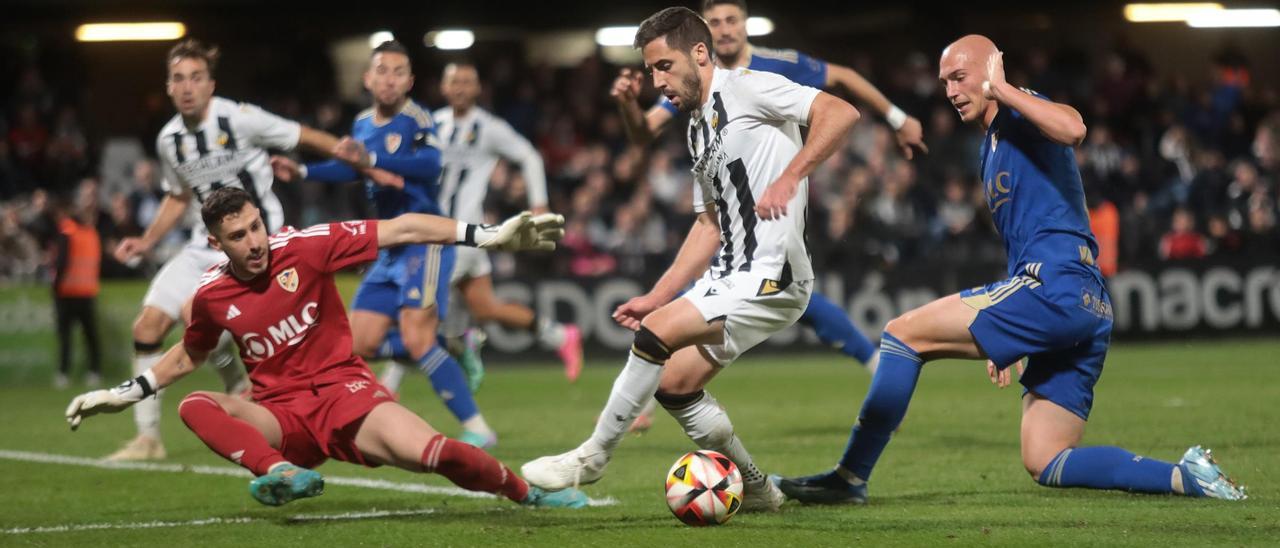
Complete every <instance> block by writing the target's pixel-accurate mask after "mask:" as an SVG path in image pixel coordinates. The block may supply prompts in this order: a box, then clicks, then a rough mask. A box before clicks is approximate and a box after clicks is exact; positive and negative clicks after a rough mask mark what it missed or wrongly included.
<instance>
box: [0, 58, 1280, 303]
mask: <svg viewBox="0 0 1280 548" xmlns="http://www.w3.org/2000/svg"><path fill="white" fill-rule="evenodd" d="M764 43H766V44H770V43H769V42H768V41H766V42H764ZM770 45H776V44H770ZM786 45H791V44H786ZM2 48H3V50H4V51H3V58H4V61H3V62H2V64H0V280H5V281H9V282H30V281H38V280H42V279H46V278H47V277H48V276H49V275H50V269H51V264H52V257H51V255H50V252H49V248H50V239H51V234H52V232H53V231H52V230H51V228H50V227H51V223H50V221H49V218H50V210H51V205H50V204H52V203H55V202H63V203H65V204H66V205H67V207H68V210H69V211H70V212H71V213H72V214H73V215H75V216H77V217H78V218H80V219H81V222H83V223H87V224H90V225H93V226H95V227H96V228H97V229H98V233H99V235H100V237H101V239H102V241H103V244H102V249H103V251H104V252H105V253H106V254H107V255H109V254H110V250H111V249H113V248H114V244H115V242H116V241H118V240H119V239H120V238H122V237H126V236H132V235H138V234H140V233H141V232H142V230H143V229H144V228H145V227H146V226H147V225H148V224H149V223H150V222H151V220H152V218H153V217H154V215H155V212H156V208H157V205H158V204H159V201H160V199H161V198H162V196H163V194H162V190H161V184H160V181H159V180H158V175H159V170H158V169H157V166H156V163H155V159H154V154H155V152H154V142H155V134H156V131H158V129H159V127H160V126H161V125H163V123H164V122H165V121H166V120H167V119H168V118H169V117H170V116H172V113H173V111H172V108H171V106H170V104H169V102H168V99H167V98H166V97H165V96H164V95H163V86H162V77H160V76H157V78H156V80H155V85H154V86H153V87H154V93H153V94H151V95H149V96H147V97H144V98H143V99H142V100H141V105H142V107H141V111H140V112H138V113H137V114H136V116H135V117H136V118H137V120H138V122H137V124H136V130H135V131H133V132H132V133H129V132H125V133H123V134H122V133H120V132H104V131H102V130H100V128H98V127H95V124H94V119H95V113H94V112H87V111H86V109H87V108H89V107H87V105H89V104H90V103H91V102H90V101H89V100H88V98H89V96H91V95H92V94H93V93H95V89H94V88H92V87H87V86H84V85H82V83H81V81H79V80H78V79H77V71H78V70H79V68H83V67H79V68H77V66H76V65H75V64H74V63H72V64H71V65H70V66H68V65H67V64H66V63H65V62H63V61H61V60H59V57H58V55H57V54H56V52H54V53H50V52H48V51H44V50H41V49H40V48H39V47H33V46H29V45H28V46H18V45H14V44H12V43H10V44H5V45H4V46H2ZM1006 49H1007V50H1008V53H1007V55H1006V57H1005V65H1006V67H1007V71H1008V78H1009V80H1010V81H1011V82H1013V83H1015V84H1018V85H1022V86H1026V87H1029V88H1032V89H1035V90H1036V91H1039V92H1041V93H1044V94H1045V95H1047V96H1049V97H1051V98H1053V99H1055V100H1057V101H1062V102H1066V103H1069V104H1071V105H1073V106H1075V107H1076V108H1077V109H1078V110H1080V111H1081V113H1082V114H1083V115H1084V118H1085V121H1086V123H1087V124H1088V127H1089V132H1088V137H1087V139H1086V140H1085V142H1084V143H1083V144H1082V145H1081V146H1079V147H1078V148H1077V149H1076V158H1077V161H1078V163H1079V166H1080V171H1081V175H1082V176H1083V179H1084V184H1085V189H1086V195H1087V201H1088V207H1089V209H1090V211H1091V214H1092V219H1093V224H1094V230H1095V232H1096V233H1097V234H1098V237H1099V239H1100V241H1101V245H1102V253H1101V256H1100V261H1101V262H1102V263H1103V266H1104V269H1105V270H1106V271H1107V273H1112V272H1115V271H1116V270H1117V269H1121V270H1122V269H1125V268H1130V267H1132V266H1134V265H1141V264H1147V263H1151V262H1155V261H1163V260H1183V259H1196V258H1201V257H1206V256H1225V257H1233V256H1238V257H1248V258H1249V259H1250V260H1252V261H1257V260H1262V258H1269V257H1274V256H1275V255H1276V254H1277V251H1280V232H1278V231H1277V226H1276V217H1277V214H1278V213H1280V210H1278V209H1277V196H1276V191H1277V188H1276V185H1277V184H1278V182H1280V90H1278V89H1277V88H1276V86H1275V85H1274V84H1272V83H1268V82H1265V81H1262V79H1259V78H1256V77H1255V71H1257V70H1259V67H1260V66H1264V65H1266V64H1268V63H1272V62H1274V61H1275V59H1274V58H1272V59H1257V58H1254V59H1251V58H1249V57H1248V56H1246V55H1245V54H1244V53H1242V52H1241V51H1239V50H1237V49H1235V48H1232V47H1230V46H1229V45H1228V46H1225V47H1220V48H1219V49H1218V50H1216V51H1215V52H1214V53H1213V55H1212V62H1211V63H1209V64H1207V65H1204V66H1202V65H1200V64H1195V65H1190V66H1185V67H1183V68H1184V70H1180V71H1160V70H1156V69H1155V68H1154V67H1153V64H1152V63H1151V62H1150V60H1149V59H1148V58H1147V56H1146V55H1144V53H1142V51H1141V50H1139V49H1137V48H1134V47H1131V46H1129V45H1127V44H1126V43H1125V41H1124V40H1117V41H1116V43H1115V44H1112V45H1110V46H1109V47H1108V48H1106V50H1105V52H1103V53H1090V52H1085V51H1083V50H1079V49H1074V48H1060V49H1049V48H1041V47H1025V48H1018V49H1009V48H1006ZM316 55H318V56H323V53H317V54H316ZM819 56H822V57H827V58H828V60H830V61H833V62H839V63H841V64H846V65H848V66H851V67H852V68H854V69H855V70H857V71H859V72H860V73H862V74H863V75H865V76H867V77H868V78H869V79H870V80H871V81H872V82H873V83H875V84H876V85H877V86H879V87H880V89H881V90H882V91H884V92H885V94H886V95H887V96H888V97H889V98H890V99H891V100H892V101H893V102H894V103H895V104H897V105H898V106H900V107H901V108H903V109H904V110H905V111H907V112H908V113H909V114H912V115H914V116H915V117H917V118H919V119H920V120H921V122H922V123H923V125H924V128H925V141H926V143H927V144H928V146H929V150H930V152H929V154H927V155H924V156H919V157H917V158H916V159H915V160H912V161H907V160H906V159H904V158H903V157H902V156H901V155H900V153H899V152H898V148H897V147H896V145H895V141H894V137H893V134H892V131H891V130H890V129H889V127H888V126H887V125H886V124H885V123H884V122H883V120H881V119H880V118H879V117H878V116H875V115H873V114H871V113H870V112H867V111H866V110H865V109H864V117H863V121H862V122H861V123H859V124H858V125H857V127H856V129H855V130H854V131H853V133H852V134H851V135H850V136H849V138H848V140H847V142H846V144H845V145H844V148H843V150H842V151H841V152H840V153H838V154H836V155H834V156H833V157H832V158H831V159H830V160H829V161H827V162H826V163H825V164H824V165H823V166H821V168H820V169H819V170H818V171H817V172H816V173H815V174H814V175H813V176H812V177H811V179H810V193H811V196H810V202H809V203H810V208H809V212H808V223H809V225H808V226H809V243H810V247H811V252H812V254H813V256H814V259H815V262H816V266H817V267H818V268H819V271H822V270H827V269H851V268H852V269H864V270H865V269H874V270H880V271H885V272H889V273H891V272H892V271H893V270H894V269H897V268H901V267H904V266H910V265H919V264H922V263H929V262H935V263H936V262H939V261H941V262H943V263H952V264H958V263H963V262H968V261H986V262H996V263H998V262H1000V261H1002V260H1003V253H1004V251H1003V248H1002V247H1001V244H1000V243H999V239H998V238H997V237H996V236H995V234H994V232H993V229H992V227H991V224H990V220H989V214H988V213H987V210H986V205H985V200H984V189H983V185H982V182H981V181H980V180H979V179H978V176H977V172H978V169H977V167H978V166H977V162H978V151H979V147H980V141H981V139H982V135H981V133H980V132H979V130H977V129H975V128H973V127H966V126H962V125H961V124H960V123H959V119H958V116H957V115H956V113H955V112H954V110H953V109H951V108H950V107H949V105H948V103H947V102H946V100H945V97H943V94H942V92H941V89H940V86H939V85H938V80H937V74H936V66H935V65H936V52H934V51H906V52H903V51H899V52H896V53H894V54H892V55H882V54H871V53H859V52H857V51H850V52H846V53H845V54H843V55H841V56H839V57H836V56H823V55H821V54H819ZM473 60H474V61H476V62H477V64H478V66H479V67H480V71H481V78H482V81H483V83H484V85H485V88H484V89H485V94H484V96H483V98H482V100H481V104H482V105H483V106H484V107H485V108H488V109H490V110H491V111H493V112H495V113H497V114H498V115H500V116H502V117H503V118H505V119H506V120H508V121H509V122H510V123H511V125H512V126H514V127H515V129H516V130H517V131H518V132H520V133H521V134H523V135H524V136H526V137H527V138H528V139H529V140H530V141H531V142H532V143H533V144H534V145H535V146H536V147H537V148H538V150H540V151H541V153H542V155H543V158H544V160H545V164H546V170H547V176H548V187H549V188H548V190H549V194H550V197H551V203H552V208H553V209H554V210H555V211H558V212H562V213H564V214H565V216H566V218H567V220H568V233H567V236H566V238H565V241H564V243H563V245H562V246H561V249H560V250H558V251H557V252H556V253H555V254H554V255H552V256H550V257H532V258H519V259H515V258H511V257H504V258H501V259H500V260H498V261H497V264H496V267H497V269H498V270H497V272H496V274H497V275H498V276H499V277H502V276H504V275H505V276H510V275H512V273H514V272H515V271H516V269H517V268H519V269H521V272H522V273H528V272H540V273H544V274H547V275H554V276H575V277H599V276H607V275H620V276H628V277H635V278H640V279H645V280H647V279H652V277H653V276H655V275H656V274H658V273H660V272H661V270H662V269H663V268H664V267H665V266H666V265H667V264H669V259H670V258H671V257H672V256H673V255H674V253H675V250H676V249H677V247H678V245H679V242H680V241H681V240H682V239H683V237H684V234H685V232H686V230H687V229H688V227H689V223H690V221H691V219H692V207H691V203H690V200H691V190H690V189H691V184H692V179H691V176H690V173H689V158H688V153H687V150H686V148H685V145H684V143H683V140H682V133H683V132H680V131H670V132H667V134H666V135H664V136H663V138H662V139H661V140H660V141H659V142H658V143H656V144H655V145H654V146H652V147H650V148H648V149H640V148H636V147H633V146H630V145H629V144H628V142H627V140H626V136H625V134H624V132H623V128H622V124H621V121H620V119H619V117H618V115H617V111H616V107H615V105H614V104H613V103H612V102H611V99H610V98H609V97H608V91H607V90H608V87H609V85H610V83H611V82H612V79H613V78H614V76H615V75H616V74H617V72H618V69H619V68H620V67H619V66H617V65H615V64H611V63H609V62H608V61H606V60H605V58H604V56H602V55H600V54H598V53H597V54H593V55H588V56H586V57H584V58H582V59H581V60H580V61H579V62H578V63H577V64H576V65H571V66H553V65H550V64H545V63H530V62H528V61H526V60H525V58H524V57H523V56H521V55H520V52H519V51H517V50H507V51H505V52H500V53H496V54H495V53H488V54H484V55H477V56H475V57H474V58H473ZM146 62H147V63H151V64H152V65H154V68H155V69H156V70H155V71H154V73H155V74H157V75H159V74H162V61H161V56H157V57H156V59H148V60H147V61H146ZM251 62H253V60H251V59H243V58H239V59H237V58H235V57H231V56H228V57H227V58H225V59H224V63H225V64H226V65H227V66H226V67H223V68H222V69H221V71H227V70H232V69H231V68H229V67H231V66H233V65H235V64H237V63H241V64H243V63H251ZM313 65H316V63H311V64H307V63H302V64H300V65H299V66H298V69H297V70H298V71H301V72H302V73H304V75H303V76H295V75H287V76H284V75H281V76H278V77H277V78H274V79H272V78H261V77H255V78H241V79H240V80H238V81H237V85H235V86H223V87H220V89H219V94H220V95H223V96H227V97H230V98H234V99H237V100H245V101H251V102H255V103H258V104H260V105H261V106H263V107H264V108H267V109H268V110H271V111H273V112H275V113H277V114H280V115H282V116H285V117H289V118H293V119H296V120H299V121H301V122H303V123H305V124H308V125H311V126H313V127H317V128H320V129H324V130H327V131H330V132H332V133H334V134H337V135H342V134H345V133H347V129H348V128H349V127H350V123H351V119H352V117H353V116H354V114H355V113H356V112H358V111H359V110H361V109H362V108H364V107H365V106H367V103H360V102H354V101H346V102H344V101H342V100H339V99H337V98H336V97H338V94H337V93H334V92H333V90H332V89H331V88H332V83H331V82H328V81H327V79H326V78H325V77H319V76H314V75H312V76H306V74H309V73H311V72H323V71H324V63H323V62H320V63H319V66H318V68H317V67H315V66H313ZM440 66H441V63H435V62H426V61H419V62H418V63H417V64H416V67H417V72H418V74H417V76H418V80H417V85H416V87H415V90H414V92H413V96H414V97H415V98H416V99H417V100H418V101H419V102H420V103H423V104H424V105H427V106H429V107H432V108H438V107H440V106H442V105H444V101H443V99H442V97H441V96H440V93H439V91H438V81H439V68H440ZM281 80H290V81H292V83H290V84H288V85H283V86H282V85H280V82H281ZM298 81H301V82H303V83H304V84H299V83H298ZM221 83H222V81H221V80H220V84H221ZM98 85H109V83H100V84H98ZM300 85H305V86H306V93H291V92H290V90H293V89H298V87H299V86H300ZM654 99H655V94H654V93H653V91H652V90H649V91H648V94H647V95H646V96H645V97H644V99H643V100H644V101H646V103H645V105H646V106H647V105H648V104H652V103H651V102H652V101H653V100H654ZM677 127H680V126H677ZM492 185H493V186H492V188H493V190H492V191H491V193H490V196H489V202H488V203H487V205H486V210H487V211H488V212H489V213H490V214H491V215H492V217H493V219H495V220H496V219H500V218H502V217H503V216H505V215H508V214H511V213H513V212H516V211H518V210H519V209H521V208H522V207H523V205H524V204H525V203H526V201H525V196H524V181H523V180H522V179H521V177H520V174H519V170H518V169H512V166H507V165H500V166H499V168H498V169H497V170H496V172H495V173H494V176H493V180H492ZM275 191H276V192H277V194H279V195H280V197H281V199H282V201H283V202H284V204H285V207H286V214H287V217H288V221H289V222H290V223H291V224H295V225H307V224H310V223H315V222H322V221H325V220H332V219H342V218H353V217H357V216H362V215H367V214H369V212H368V211H367V210H366V209H364V207H363V205H362V204H363V190H362V188H360V187H359V185H352V186H350V187H335V186H331V185H312V184H296V183H295V184H283V183H277V184H276V185H275ZM183 241H184V237H183V236H182V235H180V234H174V235H171V237H170V238H169V239H168V240H166V245H164V246H161V249H160V251H159V252H158V253H157V254H156V256H154V257H152V259H151V260H150V261H147V262H144V263H143V264H140V265H135V266H133V267H127V266H124V265H120V264H115V263H114V262H113V261H111V260H110V259H109V257H108V258H107V260H105V261H104V263H103V275H104V277H128V276H136V277H144V276H149V275H150V274H151V273H152V272H153V271H154V270H153V269H154V268H155V267H156V265H158V264H159V263H160V262H161V261H163V260H164V258H165V257H166V248H167V250H168V252H171V251H172V250H173V249H175V248H176V246H180V245H181V244H182V243H183ZM517 261H520V262H519V264H517ZM531 269H532V270H531Z"/></svg>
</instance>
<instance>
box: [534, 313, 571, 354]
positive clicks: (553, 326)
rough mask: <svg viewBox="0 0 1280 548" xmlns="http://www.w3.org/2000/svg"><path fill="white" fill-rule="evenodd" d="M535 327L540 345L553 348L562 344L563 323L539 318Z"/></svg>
mask: <svg viewBox="0 0 1280 548" xmlns="http://www.w3.org/2000/svg"><path fill="white" fill-rule="evenodd" d="M535 329H536V330H537V332H538V342H540V343H542V346H545V347H547V348H550V349H552V350H555V349H557V348H560V345H562V344H564V324H562V323H560V322H553V321H551V320H548V319H545V318H539V319H538V324H537V326H535Z"/></svg>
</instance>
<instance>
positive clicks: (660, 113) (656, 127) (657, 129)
mask: <svg viewBox="0 0 1280 548" xmlns="http://www.w3.org/2000/svg"><path fill="white" fill-rule="evenodd" d="M643 81H644V73H643V72H641V71H638V70H635V69H629V68H624V69H622V72H621V73H619V74H618V78H617V79H616V80H614V81H613V88H612V89H610V90H609V96H610V97H613V100H614V102H616V103H617V104H618V114H619V115H621V116H622V127H623V129H625V130H626V132H627V138H628V139H630V140H631V142H632V143H634V144H637V145H642V146H643V145H647V144H649V143H651V142H653V140H654V139H655V138H657V136H658V134H660V133H662V130H663V129H664V128H666V127H667V124H668V123H670V122H671V119H672V118H674V117H675V115H674V114H672V113H671V111H669V110H667V109H666V108H665V107H663V106H662V105H661V104H658V105H654V106H653V107H651V108H650V109H649V110H648V111H645V110H644V109H642V108H641V107H640V101H639V97H640V87H641V83H642V82H643Z"/></svg>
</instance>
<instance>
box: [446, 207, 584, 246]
mask: <svg viewBox="0 0 1280 548" xmlns="http://www.w3.org/2000/svg"><path fill="white" fill-rule="evenodd" d="M563 237H564V216H562V215H559V214H556V213H543V214H541V215H534V214H533V213H530V212H528V211H524V212H521V213H520V214H519V215H516V216H514V217H511V218H510V219H507V220H505V221H503V222H502V224H500V225H472V224H467V223H458V238H457V240H458V243H459V244H461V245H470V246H475V247H478V248H480V249H490V250H498V251H552V250H554V249H555V248H556V241H557V240H559V239H560V238H563Z"/></svg>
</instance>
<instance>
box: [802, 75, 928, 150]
mask: <svg viewBox="0 0 1280 548" xmlns="http://www.w3.org/2000/svg"><path fill="white" fill-rule="evenodd" d="M826 86H827V87H828V88H831V87H836V88H840V89H843V90H844V91H845V92H847V93H850V94H852V95H853V96H854V97H856V98H858V99H859V100H860V101H863V102H865V103H867V104H868V105H870V106H871V109H872V110H874V111H876V112H878V113H880V115H881V116H884V118H885V121H887V122H888V123H889V126H890V127H892V128H893V131H894V132H895V133H896V137H897V139H898V146H899V147H900V148H901V150H902V155H903V156H905V157H906V158H907V159H908V160H910V159H911V157H912V155H913V152H912V148H913V147H915V148H919V149H920V150H922V151H924V152H926V153H927V152H929V147H927V146H925V144H924V128H923V126H921V125H920V120H917V119H915V117H913V116H911V115H909V114H907V113H906V112H903V111H902V109H900V108H898V107H896V106H894V104H893V103H891V102H889V98H888V97H885V96H884V94H883V93H881V92H880V90H879V89H878V88H876V86H875V85H874V84H872V83H871V82H870V81H868V80H867V79H866V78H863V77H862V75H861V74H858V71H856V70H853V69H851V68H849V67H846V66H843V65H837V64H835V63H827V81H826Z"/></svg>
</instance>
